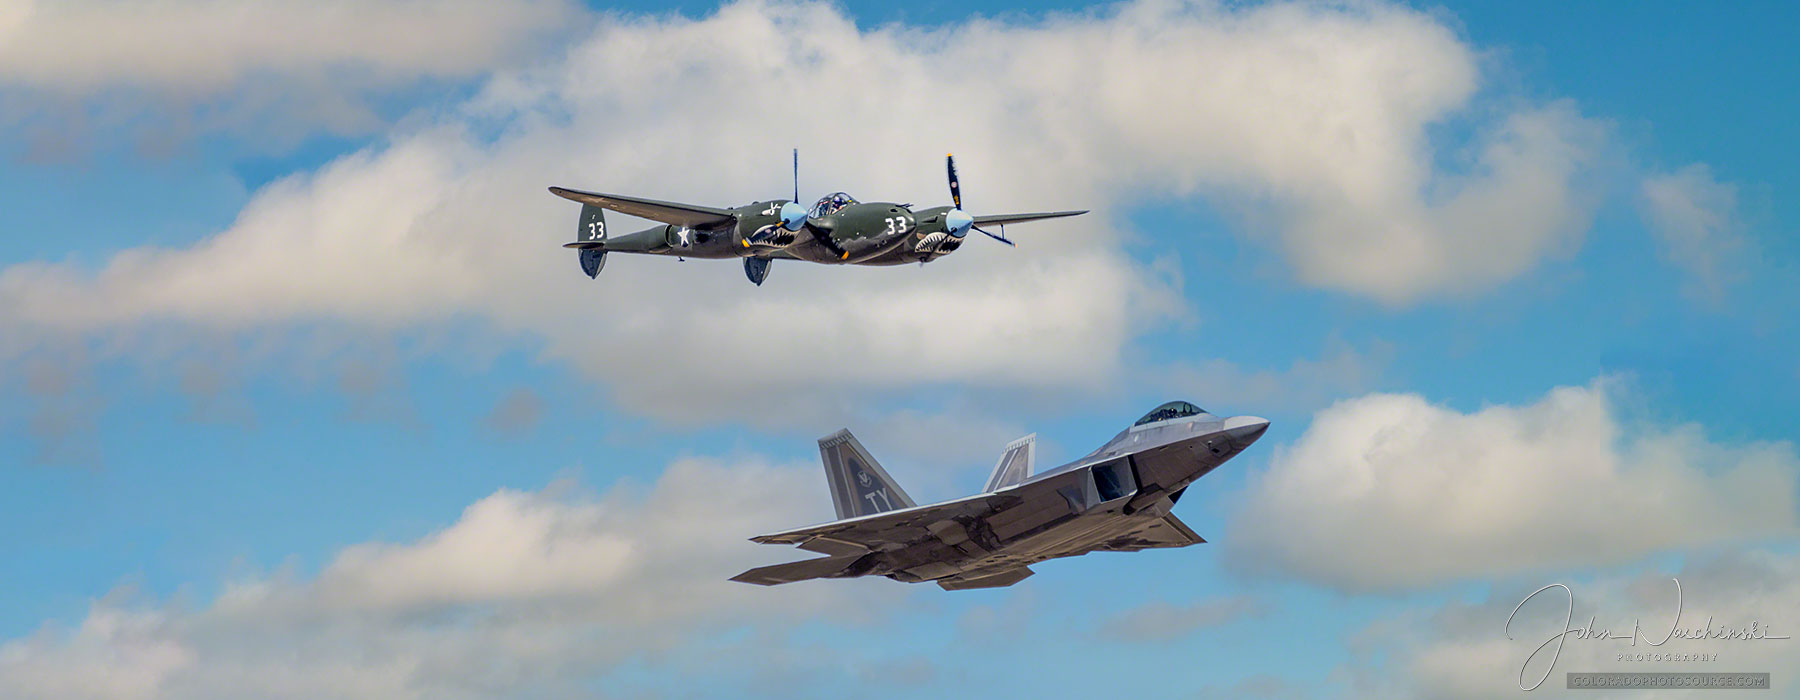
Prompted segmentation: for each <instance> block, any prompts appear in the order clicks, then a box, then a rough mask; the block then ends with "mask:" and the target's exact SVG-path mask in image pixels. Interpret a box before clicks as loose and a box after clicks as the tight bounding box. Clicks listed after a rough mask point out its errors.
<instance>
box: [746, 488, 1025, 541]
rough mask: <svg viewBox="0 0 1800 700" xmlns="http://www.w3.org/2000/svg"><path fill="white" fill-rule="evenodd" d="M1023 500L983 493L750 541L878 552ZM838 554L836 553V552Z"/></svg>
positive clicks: (1002, 494)
mask: <svg viewBox="0 0 1800 700" xmlns="http://www.w3.org/2000/svg"><path fill="white" fill-rule="evenodd" d="M1019 500H1020V499H1019V497H1018V496H1015V495H1011V494H1006V493H984V494H980V495H976V496H969V497H967V498H959V499H957V500H954V501H945V502H943V503H934V504H932V505H928V506H915V507H912V508H905V509H901V510H890V511H887V512H883V513H875V514H873V515H864V516H861V517H856V518H848V519H845V520H838V521H834V522H829V523H825V524H823V525H814V526H812V527H803V528H800V529H798V530H788V531H786V532H777V533H774V534H769V535H758V536H756V537H752V538H750V541H751V542H756V543H758V544H797V545H800V548H801V549H806V550H811V551H819V552H828V551H833V550H836V551H842V550H843V548H844V547H859V548H863V549H875V548H877V547H880V546H881V545H884V544H893V545H905V544H909V543H912V542H917V541H919V540H921V539H924V538H926V537H930V536H931V534H932V532H931V530H930V526H931V525H933V524H936V523H938V522H942V521H946V520H950V519H952V518H955V517H958V516H965V517H973V516H982V515H987V514H989V513H993V512H995V511H997V510H1001V509H1003V508H1006V507H1008V506H1010V505H1012V504H1014V503H1016V502H1018V501H1019ZM834 553H835V552H834Z"/></svg>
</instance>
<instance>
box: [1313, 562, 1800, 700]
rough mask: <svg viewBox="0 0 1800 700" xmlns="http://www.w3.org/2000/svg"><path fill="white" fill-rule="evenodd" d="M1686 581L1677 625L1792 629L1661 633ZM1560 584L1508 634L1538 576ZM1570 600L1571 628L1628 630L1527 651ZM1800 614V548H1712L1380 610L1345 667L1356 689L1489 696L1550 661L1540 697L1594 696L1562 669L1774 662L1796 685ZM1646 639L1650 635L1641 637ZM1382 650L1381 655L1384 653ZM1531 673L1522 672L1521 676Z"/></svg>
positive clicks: (1557, 622)
mask: <svg viewBox="0 0 1800 700" xmlns="http://www.w3.org/2000/svg"><path fill="white" fill-rule="evenodd" d="M1670 579H1678V580H1679V581H1680V582H1681V593H1680V611H1681V618H1680V620H1681V625H1680V626H1681V628H1682V629H1684V630H1685V629H1695V628H1704V627H1706V626H1707V625H1708V624H1709V623H1710V625H1711V627H1712V628H1713V629H1714V630H1718V629H1721V628H1726V627H1732V628H1739V629H1742V628H1745V627H1746V626H1748V625H1749V624H1750V623H1751V622H1752V621H1755V622H1757V624H1758V626H1759V627H1760V628H1763V629H1765V630H1767V631H1766V633H1767V634H1771V635H1788V636H1791V637H1794V638H1793V639H1786V640H1776V639H1766V640H1761V641H1745V640H1720V639H1707V640H1689V639H1681V638H1675V639H1671V640H1670V641H1669V642H1668V643H1666V644H1663V645H1661V646H1652V645H1651V644H1650V643H1649V642H1660V641H1662V640H1663V638H1664V635H1666V634H1667V633H1668V631H1669V628H1670V626H1671V625H1672V624H1673V623H1674V620H1675V614H1676V611H1677V602H1676V587H1675V583H1674V582H1672V581H1671V580H1670ZM1550 583H1562V584H1564V585H1566V586H1568V591H1567V592H1564V591H1562V590H1560V589H1551V590H1550V591H1547V592H1546V593H1544V594H1543V595H1540V596H1538V597H1536V598H1533V599H1532V600H1531V601H1530V602H1529V603H1528V604H1526V605H1525V606H1524V607H1522V608H1521V609H1520V610H1519V613H1518V617H1517V618H1516V619H1515V620H1514V621H1513V626H1512V628H1511V633H1512V639H1508V638H1507V632H1508V630H1507V617H1508V616H1509V615H1511V614H1512V612H1513V609H1514V608H1515V607H1517V606H1519V603H1520V601H1521V600H1524V599H1525V597H1526V596H1527V595H1529V594H1531V592H1532V591H1534V590H1536V589H1537V588H1538V587H1539V586H1543V585H1545V584H1550ZM1571 598H1572V599H1573V615H1572V623H1571V625H1570V626H1572V627H1584V626H1586V624H1587V623H1588V621H1589V619H1590V618H1592V619H1593V626H1594V628H1595V629H1606V630H1609V631H1610V632H1611V633H1612V634H1618V635H1624V636H1627V639H1623V640H1608V639H1580V638H1577V637H1574V636H1571V637H1570V638H1569V639H1568V640H1567V641H1566V642H1565V643H1564V644H1563V645H1562V650H1561V655H1560V657H1559V658H1558V659H1557V660H1556V663H1555V664H1554V666H1552V665H1551V664H1550V663H1549V657H1550V651H1549V650H1546V651H1544V652H1543V654H1542V655H1541V656H1539V657H1537V658H1535V659H1533V660H1532V661H1531V663H1530V665H1527V664H1526V659H1527V658H1528V657H1530V656H1531V655H1532V653H1533V652H1534V651H1535V650H1537V648H1538V646H1539V645H1541V644H1543V643H1544V642H1545V640H1547V639H1549V638H1551V637H1552V636H1553V635H1555V634H1556V633H1557V632H1558V631H1559V630H1561V629H1564V628H1563V626H1562V625H1563V623H1564V622H1565V615H1569V610H1570V600H1571ZM1797 620H1800V556H1795V555H1794V554H1793V553H1792V552H1783V551H1764V550H1750V551H1743V552H1733V553H1714V554H1709V555H1706V556H1703V557H1698V558H1695V559H1692V560H1690V561H1688V562H1687V563H1686V564H1685V565H1683V566H1682V567H1681V568H1680V569H1679V570H1672V571H1641V572H1637V573H1631V574H1609V575H1606V576H1601V577H1597V578H1585V577H1584V579H1576V578H1570V577H1557V578H1546V579H1544V580H1542V581H1534V582H1532V583H1530V584H1529V585H1506V586H1499V587H1496V588H1495V590H1494V591H1493V592H1492V594H1490V595H1488V596H1487V597H1486V598H1485V600H1480V601H1476V602H1463V601H1451V602H1448V603H1445V604H1444V605H1442V606H1441V607H1432V608H1413V609H1410V610H1404V611H1402V612H1400V613H1399V614H1396V615H1393V616H1391V617H1387V618H1384V619H1383V620H1381V621H1378V622H1376V623H1375V624H1373V625H1370V626H1369V627H1368V628H1366V629H1365V630H1363V631H1362V632H1360V633H1359V634H1357V635H1355V636H1354V637H1353V639H1352V640H1351V647H1352V649H1353V650H1355V651H1357V652H1358V654H1357V659H1356V661H1355V663H1354V664H1353V665H1351V666H1349V667H1346V668H1345V669H1340V671H1341V672H1342V673H1343V676H1342V677H1344V678H1345V679H1347V680H1351V681H1352V684H1353V685H1354V686H1355V687H1356V688H1357V689H1358V691H1359V692H1357V693H1356V694H1355V696H1356V697H1370V698H1436V699H1442V700H1456V699H1459V698H1492V697H1496V696H1501V695H1508V694H1513V693H1518V692H1519V690H1518V688H1519V686H1520V684H1521V682H1522V683H1523V684H1524V685H1525V686H1531V685H1533V684H1535V683H1536V682H1537V681H1538V679H1539V678H1541V677H1543V675H1544V673H1545V671H1546V670H1549V671H1551V674H1550V676H1549V678H1548V679H1547V680H1546V681H1545V682H1544V683H1543V684H1542V685H1541V686H1539V687H1537V688H1536V689H1535V690H1532V691H1531V695H1533V696H1546V697H1587V696H1589V695H1591V694H1592V693H1591V692H1590V691H1585V690H1568V689H1566V688H1565V687H1564V683H1563V677H1562V675H1563V674H1564V673H1565V672H1571V671H1574V672H1645V671H1661V672H1740V671H1742V672H1774V673H1775V676H1776V677H1775V678H1774V679H1773V682H1774V687H1775V688H1777V689H1787V690H1789V691H1791V690H1792V688H1793V686H1792V685H1791V680H1785V679H1783V678H1782V676H1783V674H1782V671H1784V670H1786V669H1790V668H1793V667H1794V665H1795V664H1796V663H1800V636H1796V635H1794V632H1795V626H1796V621H1797ZM1634 623H1641V624H1642V627H1641V629H1640V630H1639V631H1640V641H1639V642H1638V643H1637V644H1636V645H1635V646H1633V645H1632V644H1631V642H1630V641H1629V635H1630V634H1631V633H1632V628H1633V625H1634ZM1644 640H1648V641H1644ZM1640 653H1641V654H1646V655H1656V654H1690V655H1691V654H1717V655H1718V660H1717V661H1684V660H1670V659H1668V658H1666V657H1665V658H1661V659H1658V658H1655V657H1654V656H1652V657H1651V658H1649V659H1646V660H1641V661H1640V660H1638V659H1637V658H1636V657H1635V656H1633V658H1630V659H1622V658H1620V655H1621V654H1632V655H1636V654H1640ZM1377 659H1385V662H1377V661H1376V660H1377ZM1521 676H1523V681H1521ZM1609 695H1616V696H1618V697H1625V698H1633V699H1634V700H1635V699H1637V698H1656V697H1666V696H1667V693H1666V692H1663V693H1657V692H1651V691H1642V692H1631V691H1628V690H1617V691H1610V692H1609Z"/></svg>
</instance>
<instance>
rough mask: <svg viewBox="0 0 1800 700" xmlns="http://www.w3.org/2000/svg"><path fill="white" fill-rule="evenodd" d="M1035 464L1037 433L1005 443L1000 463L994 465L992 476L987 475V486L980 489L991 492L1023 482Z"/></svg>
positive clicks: (1028, 476)
mask: <svg viewBox="0 0 1800 700" xmlns="http://www.w3.org/2000/svg"><path fill="white" fill-rule="evenodd" d="M1036 464H1037V433H1032V434H1030V435H1026V436H1025V437H1022V438H1019V439H1017V440H1014V441H1012V442H1010V443H1007V445H1006V451H1005V452H1003V453H1001V454H1000V463H999V464H995V465H994V474H993V476H990V477H988V482H987V486H986V487H984V488H982V489H981V490H982V492H983V493H991V492H994V491H999V490H1000V489H1003V488H1006V487H1008V486H1015V485H1018V484H1021V483H1024V481H1025V480H1026V479H1029V478H1031V469H1032V467H1033V466H1034V465H1036Z"/></svg>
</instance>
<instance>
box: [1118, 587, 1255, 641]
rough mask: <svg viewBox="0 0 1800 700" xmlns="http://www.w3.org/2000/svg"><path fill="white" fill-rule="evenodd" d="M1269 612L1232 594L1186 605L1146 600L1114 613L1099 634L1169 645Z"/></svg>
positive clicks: (1251, 599) (1252, 601) (1248, 598)
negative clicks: (1133, 606)
mask: <svg viewBox="0 0 1800 700" xmlns="http://www.w3.org/2000/svg"><path fill="white" fill-rule="evenodd" d="M1266 614H1268V606H1266V605H1264V604H1263V602H1262V601H1261V600H1258V599H1256V598H1253V597H1250V596H1229V597H1221V598H1213V599H1209V600H1201V601H1197V602H1194V603H1189V604H1186V605H1176V604H1174V603H1169V602H1165V601H1156V602H1152V603H1147V604H1145V605H1141V606H1138V607H1135V608H1131V609H1129V610H1126V611H1123V612H1121V613H1119V614H1117V615H1114V616H1112V617H1111V618H1110V619H1107V620H1106V621H1105V622H1103V623H1101V625H1100V634H1101V636H1103V637H1106V638H1108V639H1112V640H1115V641H1125V642H1141V643H1148V644H1166V643H1168V642H1172V641H1175V640H1178V639H1182V638H1184V637H1187V636H1189V635H1192V634H1194V633H1195V632H1198V631H1200V630H1202V629H1206V628H1209V627H1218V626H1220V625H1226V624H1230V623H1232V622H1236V621H1238V620H1241V619H1244V618H1248V617H1262V616H1263V615H1266Z"/></svg>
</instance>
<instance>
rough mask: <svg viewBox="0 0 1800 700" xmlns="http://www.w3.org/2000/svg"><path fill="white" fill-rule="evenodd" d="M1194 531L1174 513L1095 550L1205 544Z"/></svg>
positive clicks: (1114, 550) (1116, 550) (1128, 549)
mask: <svg viewBox="0 0 1800 700" xmlns="http://www.w3.org/2000/svg"><path fill="white" fill-rule="evenodd" d="M1205 543H1206V540H1204V539H1201V537H1200V536H1199V535H1197V534H1194V531H1193V530H1192V529H1190V528H1189V527H1188V526H1187V523H1184V522H1181V519H1180V518H1177V517H1175V515H1174V514H1173V513H1171V514H1169V515H1165V516H1163V517H1162V518H1161V519H1159V520H1152V521H1149V522H1148V523H1146V524H1144V525H1140V526H1138V527H1136V528H1133V529H1132V530H1131V531H1129V532H1126V533H1125V534H1123V535H1120V536H1118V537H1114V538H1113V539H1110V540H1107V541H1105V542H1102V543H1100V544H1099V545H1096V546H1095V547H1094V548H1093V549H1092V550H1090V551H1095V552H1135V551H1138V550H1140V549H1156V548H1160V547H1186V546H1188V545H1190V544H1205Z"/></svg>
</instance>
